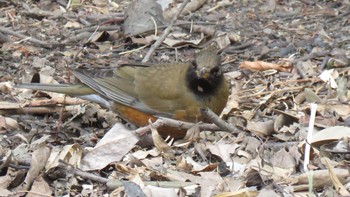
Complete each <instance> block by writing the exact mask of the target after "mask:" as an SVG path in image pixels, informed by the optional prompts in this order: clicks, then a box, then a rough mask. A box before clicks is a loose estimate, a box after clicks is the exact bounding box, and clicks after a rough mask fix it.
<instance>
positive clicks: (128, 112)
mask: <svg viewBox="0 0 350 197" xmlns="http://www.w3.org/2000/svg"><path fill="white" fill-rule="evenodd" d="M113 111H115V112H117V113H118V114H119V115H120V117H121V118H123V119H124V120H126V121H128V122H130V123H132V124H134V125H136V126H138V127H143V126H146V125H148V124H149V123H148V120H151V121H152V122H155V121H156V120H157V118H156V117H154V116H153V115H150V114H147V113H144V112H140V111H138V110H136V109H134V108H131V107H128V106H125V105H122V104H119V103H114V105H113ZM157 130H158V132H159V134H160V135H161V136H164V137H166V136H171V137H174V138H181V137H184V136H185V135H186V131H187V130H183V129H178V128H173V127H169V126H162V127H160V128H157Z"/></svg>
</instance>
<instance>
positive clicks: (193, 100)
mask: <svg viewBox="0 0 350 197" xmlns="http://www.w3.org/2000/svg"><path fill="white" fill-rule="evenodd" d="M71 72H72V73H73V74H74V75H75V77H76V78H77V79H78V80H79V81H80V82H81V83H78V84H60V85H49V84H39V83H28V84H18V85H17V87H18V88H26V89H33V90H40V91H48V92H56V93H63V94H67V95H70V96H75V97H80V98H83V99H86V100H89V101H93V102H96V103H99V104H100V105H102V106H104V107H106V108H110V109H111V110H113V111H114V112H117V113H118V114H119V116H120V117H121V118H123V119H124V120H126V121H128V122H130V123H132V124H134V125H136V126H145V125H148V124H149V121H148V120H149V119H151V120H152V121H155V120H156V119H157V118H158V117H168V118H173V119H176V120H181V121H187V122H197V121H203V120H204V117H203V116H202V114H201V112H200V109H201V108H210V109H211V110H212V111H213V112H214V113H216V114H220V113H221V111H222V110H223V108H224V107H225V105H226V102H227V99H228V94H229V87H228V83H227V81H226V80H225V78H224V76H223V72H222V69H221V64H220V57H219V56H218V55H217V53H216V50H215V47H209V48H208V49H203V50H201V51H200V52H199V53H197V54H195V57H194V60H193V61H192V62H185V63H167V64H162V63H160V64H153V65H150V64H132V65H123V66H120V67H118V68H116V69H113V70H104V71H101V70H100V71H87V70H72V71H71ZM172 132H174V131H172Z"/></svg>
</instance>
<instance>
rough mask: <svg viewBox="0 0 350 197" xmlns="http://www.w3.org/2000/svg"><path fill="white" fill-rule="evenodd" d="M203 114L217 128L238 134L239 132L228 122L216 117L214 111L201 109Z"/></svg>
mask: <svg viewBox="0 0 350 197" xmlns="http://www.w3.org/2000/svg"><path fill="white" fill-rule="evenodd" d="M201 112H202V114H203V115H204V116H205V117H207V118H208V119H209V120H211V121H212V122H213V123H214V124H215V125H216V126H218V127H219V128H220V129H223V130H225V131H229V132H231V133H238V132H239V130H238V129H237V128H236V127H235V126H233V125H231V124H228V123H227V122H225V121H223V120H222V119H220V117H219V116H218V115H216V114H215V113H214V112H213V111H211V110H210V109H208V108H205V109H201Z"/></svg>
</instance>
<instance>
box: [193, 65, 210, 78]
mask: <svg viewBox="0 0 350 197" xmlns="http://www.w3.org/2000/svg"><path fill="white" fill-rule="evenodd" d="M196 74H197V76H198V78H204V79H207V78H209V76H210V69H208V68H206V67H204V68H201V69H200V70H197V71H196Z"/></svg>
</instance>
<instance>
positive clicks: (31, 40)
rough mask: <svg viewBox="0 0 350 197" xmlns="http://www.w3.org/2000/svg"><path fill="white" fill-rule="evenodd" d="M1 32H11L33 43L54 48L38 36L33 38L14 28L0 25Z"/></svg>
mask: <svg viewBox="0 0 350 197" xmlns="http://www.w3.org/2000/svg"><path fill="white" fill-rule="evenodd" d="M0 32H2V33H4V34H10V35H13V36H16V37H18V38H23V39H28V41H30V42H32V43H33V44H35V45H39V46H42V47H44V48H48V49H50V48H52V47H51V45H52V44H50V43H47V42H44V41H41V40H38V39H36V38H32V37H30V36H26V35H23V34H20V33H18V32H15V31H12V30H10V29H7V28H4V27H0Z"/></svg>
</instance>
